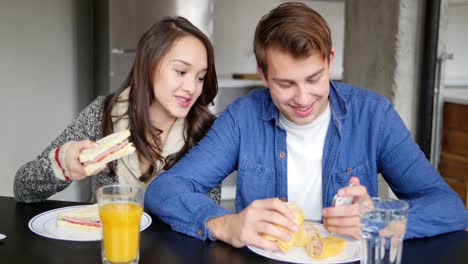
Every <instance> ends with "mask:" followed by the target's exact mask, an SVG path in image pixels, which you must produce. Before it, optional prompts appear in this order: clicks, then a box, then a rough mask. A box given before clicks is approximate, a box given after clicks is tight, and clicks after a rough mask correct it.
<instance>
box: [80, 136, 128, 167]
mask: <svg viewBox="0 0 468 264" xmlns="http://www.w3.org/2000/svg"><path fill="white" fill-rule="evenodd" d="M135 150H136V149H135V147H134V146H133V145H132V144H131V143H129V144H127V145H126V146H125V147H124V148H122V149H120V150H118V151H116V152H114V153H112V154H111V155H109V156H106V157H105V158H104V159H102V160H101V161H99V162H95V163H90V164H88V165H85V166H84V169H85V173H86V175H91V174H92V173H93V172H94V171H96V170H97V169H99V168H100V167H101V166H103V165H104V164H107V163H109V162H111V161H114V160H117V159H120V158H122V157H125V156H127V155H130V154H132V153H133V152H135Z"/></svg>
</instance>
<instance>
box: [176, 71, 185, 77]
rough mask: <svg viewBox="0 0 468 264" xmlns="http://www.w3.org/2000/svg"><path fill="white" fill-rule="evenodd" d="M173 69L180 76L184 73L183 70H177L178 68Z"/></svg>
mask: <svg viewBox="0 0 468 264" xmlns="http://www.w3.org/2000/svg"><path fill="white" fill-rule="evenodd" d="M175 71H176V73H177V74H179V75H182V76H183V75H185V73H186V72H185V71H179V70H175Z"/></svg>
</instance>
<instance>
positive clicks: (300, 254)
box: [247, 223, 361, 263]
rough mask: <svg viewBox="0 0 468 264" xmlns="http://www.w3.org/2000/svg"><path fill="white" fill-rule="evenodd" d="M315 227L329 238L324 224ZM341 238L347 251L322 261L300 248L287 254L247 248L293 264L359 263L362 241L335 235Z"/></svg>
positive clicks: (293, 249)
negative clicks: (345, 244) (344, 241)
mask: <svg viewBox="0 0 468 264" xmlns="http://www.w3.org/2000/svg"><path fill="white" fill-rule="evenodd" d="M314 225H315V226H316V227H317V229H319V231H320V235H321V236H323V237H326V236H329V235H330V233H328V232H327V230H325V228H324V227H323V225H322V224H318V223H314ZM334 236H337V237H340V238H343V239H345V240H346V241H347V242H348V243H347V244H348V245H347V247H346V250H345V251H343V252H341V253H340V254H338V255H336V256H333V257H329V258H326V259H322V260H316V259H313V258H311V257H310V256H309V255H307V253H306V251H305V249H304V248H299V247H292V248H291V249H290V250H289V251H288V252H287V253H284V252H282V251H274V252H273V251H270V250H264V249H261V248H258V247H254V246H247V247H248V248H249V249H250V250H252V251H253V252H255V253H257V254H259V255H261V256H264V257H267V258H271V259H275V260H280V261H286V262H293V263H347V262H353V261H359V260H360V259H361V252H360V243H361V242H360V241H359V240H354V239H352V238H349V237H345V236H340V235H334Z"/></svg>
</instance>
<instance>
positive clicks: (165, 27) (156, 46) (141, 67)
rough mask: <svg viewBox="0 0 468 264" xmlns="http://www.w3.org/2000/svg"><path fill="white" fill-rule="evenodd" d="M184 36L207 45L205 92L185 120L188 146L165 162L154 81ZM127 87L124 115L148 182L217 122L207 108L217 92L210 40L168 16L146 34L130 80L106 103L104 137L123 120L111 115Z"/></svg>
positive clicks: (170, 165) (137, 53)
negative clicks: (153, 110) (153, 115)
mask: <svg viewBox="0 0 468 264" xmlns="http://www.w3.org/2000/svg"><path fill="white" fill-rule="evenodd" d="M184 36H193V37H196V38H197V39H199V40H200V41H201V42H202V43H203V45H204V46H205V48H206V53H207V60H208V61H207V72H206V76H205V80H204V82H203V90H202V92H201V94H200V96H199V97H198V99H197V101H196V102H195V103H194V105H193V106H192V107H191V109H190V111H189V112H188V115H187V117H186V118H185V129H186V138H185V139H184V140H185V144H184V146H183V147H182V149H181V150H180V151H179V152H176V153H173V154H171V155H169V156H167V157H166V159H165V160H163V159H164V158H163V157H162V156H161V152H162V146H161V138H160V134H161V133H162V130H160V129H158V128H156V127H154V126H153V124H152V123H151V119H150V115H149V108H150V106H151V102H152V101H153V100H154V98H155V96H154V92H153V86H152V83H151V80H152V76H153V73H154V71H155V70H156V69H157V66H158V65H159V63H160V62H161V60H162V58H163V57H164V55H166V54H167V52H168V51H169V49H170V48H171V47H172V46H173V45H174V43H175V42H176V41H177V40H179V39H180V38H182V37H184ZM156 81H157V80H156ZM128 87H130V95H129V99H128V103H129V107H128V111H127V113H126V114H124V116H125V115H128V118H129V124H130V131H131V133H132V136H131V138H130V141H132V142H133V144H134V146H135V147H136V149H137V153H138V154H139V155H140V158H144V159H145V160H147V161H148V162H149V163H150V168H149V169H148V172H147V173H145V174H144V175H142V176H141V177H140V180H142V181H146V180H147V179H148V177H150V176H151V172H152V171H153V170H154V169H155V165H156V162H157V161H161V162H164V167H163V169H165V170H167V169H169V168H170V167H172V165H174V164H175V163H176V162H177V161H178V160H179V159H180V158H181V157H182V156H183V155H184V154H185V153H186V152H187V151H188V150H189V149H190V148H191V147H193V146H194V145H196V144H197V143H198V142H199V141H200V140H201V139H202V138H203V136H204V135H205V134H206V133H207V132H208V129H209V128H210V126H211V124H212V123H213V121H214V119H215V116H214V115H212V114H211V113H210V112H209V110H208V108H207V106H208V104H209V103H212V102H213V99H214V98H215V96H216V94H217V93H218V83H217V78H216V70H215V66H214V51H213V46H212V45H211V42H210V40H209V39H208V38H207V37H206V36H205V34H203V32H201V31H200V30H199V29H198V28H197V27H195V26H194V25H193V24H192V23H190V22H189V21H188V20H187V19H185V18H183V17H165V18H163V19H162V20H161V21H160V22H158V23H156V24H155V25H153V26H152V27H151V28H150V29H149V30H148V31H146V32H145V33H144V34H143V36H142V37H141V38H140V40H139V42H138V46H137V50H136V55H135V60H134V62H133V66H132V68H131V70H130V73H129V74H128V77H127V78H126V80H125V81H124V82H123V84H122V86H121V87H120V88H119V89H118V90H117V91H116V92H115V93H113V94H110V95H109V96H108V97H107V98H106V100H105V105H104V113H103V124H102V126H103V127H102V128H103V135H104V136H105V135H109V134H112V133H113V132H114V131H113V124H114V122H116V121H117V120H119V119H120V118H122V117H123V116H117V117H116V116H112V114H111V112H112V108H113V107H114V105H115V104H116V103H117V102H118V100H119V95H120V94H121V93H122V92H123V91H124V90H125V89H126V88H128ZM110 170H111V174H114V172H115V163H114V164H111V166H110ZM142 173H143V172H142Z"/></svg>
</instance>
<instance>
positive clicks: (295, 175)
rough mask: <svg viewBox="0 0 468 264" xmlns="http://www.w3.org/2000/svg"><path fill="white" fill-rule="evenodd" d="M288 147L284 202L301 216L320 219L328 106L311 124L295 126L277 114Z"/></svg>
mask: <svg viewBox="0 0 468 264" xmlns="http://www.w3.org/2000/svg"><path fill="white" fill-rule="evenodd" d="M279 123H280V124H281V126H282V127H283V128H284V129H285V130H286V145H287V150H288V174H287V175H288V201H295V202H297V203H298V204H299V205H300V206H301V207H302V209H303V210H304V214H305V218H306V219H311V220H321V219H322V156H323V146H324V145H325V137H326V135H327V130H328V125H329V124H330V105H327V108H326V109H325V111H324V112H323V113H322V114H321V115H320V116H319V117H318V118H317V119H315V120H314V121H313V122H312V123H310V124H307V125H297V124H296V123H293V122H291V121H289V120H287V119H286V117H285V116H283V115H282V114H281V113H280V117H279Z"/></svg>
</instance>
